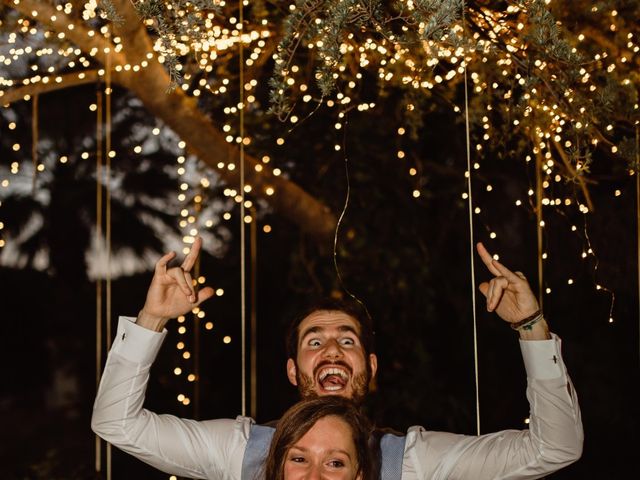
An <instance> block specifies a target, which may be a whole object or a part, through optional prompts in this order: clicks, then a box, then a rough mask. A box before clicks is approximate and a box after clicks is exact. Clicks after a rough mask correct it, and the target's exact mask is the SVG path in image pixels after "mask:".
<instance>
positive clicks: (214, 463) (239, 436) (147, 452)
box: [91, 317, 252, 479]
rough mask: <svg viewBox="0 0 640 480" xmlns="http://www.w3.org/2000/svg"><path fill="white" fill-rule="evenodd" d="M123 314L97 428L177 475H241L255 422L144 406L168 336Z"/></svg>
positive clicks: (97, 406)
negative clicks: (193, 417)
mask: <svg viewBox="0 0 640 480" xmlns="http://www.w3.org/2000/svg"><path fill="white" fill-rule="evenodd" d="M134 322H135V319H134V318H130V317H120V319H119V322H118V329H117V334H116V338H115V340H114V343H113V345H112V347H111V351H110V352H109V355H108V357H107V361H106V364H105V368H104V372H103V375H102V379H101V381H100V386H99V388H98V393H97V395H96V399H95V402H94V406H93V416H92V419H91V428H92V429H93V431H94V432H95V433H96V434H97V435H99V436H100V437H101V438H103V439H104V440H106V441H107V442H109V443H111V444H112V445H114V446H116V447H118V448H119V449H121V450H123V451H125V452H127V453H130V454H131V455H133V456H135V457H136V458H138V459H139V460H141V461H143V462H146V463H148V464H149V465H152V466H153V467H155V468H157V469H159V470H161V471H163V472H166V473H169V474H173V475H179V476H183V477H189V478H198V479H206V478H225V479H240V474H241V467H242V458H243V455H244V449H245V447H246V443H247V438H248V435H249V430H250V428H251V423H252V420H251V419H249V418H246V417H238V418H236V419H235V420H234V419H220V420H208V421H195V420H189V419H183V418H178V417H176V416H173V415H158V414H156V413H153V412H151V411H149V410H147V409H145V408H143V404H144V399H145V392H146V388H147V383H148V380H149V370H150V368H151V365H152V364H153V361H154V360H155V358H156V355H157V354H158V351H159V350H160V347H161V345H162V342H163V340H164V338H165V337H166V333H167V332H166V330H165V331H163V332H162V333H159V332H154V331H151V330H148V329H146V328H143V327H140V326H139V325H136V324H135V323H134Z"/></svg>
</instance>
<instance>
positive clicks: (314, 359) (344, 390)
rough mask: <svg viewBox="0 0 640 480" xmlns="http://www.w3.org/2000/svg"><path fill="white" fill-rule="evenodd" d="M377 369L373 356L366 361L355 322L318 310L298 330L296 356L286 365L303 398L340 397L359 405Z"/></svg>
mask: <svg viewBox="0 0 640 480" xmlns="http://www.w3.org/2000/svg"><path fill="white" fill-rule="evenodd" d="M377 366H378V362H377V358H376V356H375V355H374V354H370V355H369V358H365V351H364V348H363V346H362V343H361V342H360V326H359V325H358V322H357V321H356V320H354V319H353V318H352V317H351V316H350V315H347V314H346V313H344V312H340V311H332V310H331V311H328V310H318V311H316V312H313V313H312V314H310V315H309V316H307V317H306V318H305V319H304V320H302V322H301V323H300V325H299V326H298V355H297V358H296V359H295V361H294V360H293V359H291V358H290V359H289V360H288V361H287V376H288V377H289V381H290V382H291V383H292V384H293V385H296V386H297V387H298V390H299V391H300V395H301V396H302V397H303V398H307V397H312V396H321V395H341V396H343V397H347V398H351V399H353V400H355V401H357V402H361V401H362V400H363V399H364V397H365V395H366V394H367V392H368V390H369V381H370V380H371V378H372V377H373V376H374V375H375V374H376V369H377Z"/></svg>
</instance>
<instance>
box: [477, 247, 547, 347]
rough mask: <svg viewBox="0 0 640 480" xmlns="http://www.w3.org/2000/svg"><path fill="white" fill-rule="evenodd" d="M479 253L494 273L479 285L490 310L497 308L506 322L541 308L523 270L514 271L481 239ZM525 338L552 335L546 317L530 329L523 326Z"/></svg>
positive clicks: (522, 333)
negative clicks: (492, 252) (488, 279)
mask: <svg viewBox="0 0 640 480" xmlns="http://www.w3.org/2000/svg"><path fill="white" fill-rule="evenodd" d="M476 247H477V250H478V254H479V255H480V258H481V259H482V261H483V262H484V264H485V265H486V266H487V268H488V269H489V271H490V272H491V273H492V274H493V275H494V277H493V278H492V279H491V280H490V281H489V282H482V283H481V284H480V285H479V287H480V291H481V292H482V294H483V295H484V296H485V297H486V299H487V311H489V312H494V311H495V312H496V313H497V314H498V316H499V317H500V318H502V319H503V320H504V321H505V322H509V323H517V322H519V321H521V320H523V319H525V318H527V317H528V316H530V315H532V314H534V313H535V312H537V311H538V309H539V308H540V307H539V305H538V299H537V298H536V296H535V295H534V294H533V292H532V291H531V287H530V286H529V283H528V282H527V279H526V278H525V276H524V274H523V273H522V272H512V271H511V270H509V269H508V268H507V267H505V266H504V265H502V264H501V263H500V262H498V261H497V260H494V259H493V257H492V256H491V255H490V254H489V252H488V251H487V249H486V248H485V247H484V245H483V244H482V243H478V244H477V246H476ZM520 337H521V338H523V339H525V338H526V339H530V340H539V339H545V338H550V337H549V333H548V329H547V324H546V322H545V321H544V319H542V320H540V321H539V322H538V323H536V324H535V325H533V326H532V329H531V330H528V331H525V330H520Z"/></svg>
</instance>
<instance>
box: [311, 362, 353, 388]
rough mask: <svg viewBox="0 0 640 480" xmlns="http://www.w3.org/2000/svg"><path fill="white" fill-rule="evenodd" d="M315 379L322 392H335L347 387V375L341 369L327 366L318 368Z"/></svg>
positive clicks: (345, 371)
mask: <svg viewBox="0 0 640 480" xmlns="http://www.w3.org/2000/svg"><path fill="white" fill-rule="evenodd" d="M316 378H317V379H318V383H319V384H320V386H321V387H322V389H323V390H325V391H328V392H337V391H340V390H342V389H344V388H345V387H346V386H347V382H348V381H349V373H348V372H347V370H346V369H345V368H343V367H336V366H328V367H323V368H320V370H319V371H318V374H317V375H316Z"/></svg>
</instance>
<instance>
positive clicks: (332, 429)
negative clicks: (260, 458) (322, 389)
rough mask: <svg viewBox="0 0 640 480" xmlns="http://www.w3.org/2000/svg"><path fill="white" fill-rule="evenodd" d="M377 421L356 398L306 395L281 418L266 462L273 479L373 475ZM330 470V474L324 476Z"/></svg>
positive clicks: (350, 479) (362, 479)
mask: <svg viewBox="0 0 640 480" xmlns="http://www.w3.org/2000/svg"><path fill="white" fill-rule="evenodd" d="M370 434H371V426H370V424H369V422H368V420H367V419H366V417H365V416H364V415H363V414H362V413H361V412H360V410H359V409H358V407H356V406H355V404H354V403H353V402H351V401H350V400H348V399H345V398H343V397H338V396H325V397H318V398H312V399H309V400H303V401H301V402H298V403H297V404H295V405H294V406H293V407H291V408H290V409H289V410H288V411H287V412H286V413H285V414H284V415H283V417H282V418H281V419H280V421H279V422H278V426H277V428H276V431H275V433H274V435H273V440H272V441H271V448H270V449H269V456H268V457H267V463H266V478H267V479H268V480H298V479H302V478H309V477H312V478H315V477H313V474H318V476H317V478H327V479H332V480H334V479H335V480H338V479H339V480H356V479H357V480H370V479H373V478H375V476H374V475H373V471H374V462H373V460H372V454H371V451H370V449H369V437H370ZM321 475H324V476H321Z"/></svg>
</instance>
